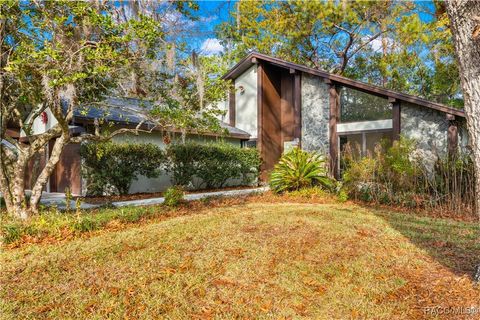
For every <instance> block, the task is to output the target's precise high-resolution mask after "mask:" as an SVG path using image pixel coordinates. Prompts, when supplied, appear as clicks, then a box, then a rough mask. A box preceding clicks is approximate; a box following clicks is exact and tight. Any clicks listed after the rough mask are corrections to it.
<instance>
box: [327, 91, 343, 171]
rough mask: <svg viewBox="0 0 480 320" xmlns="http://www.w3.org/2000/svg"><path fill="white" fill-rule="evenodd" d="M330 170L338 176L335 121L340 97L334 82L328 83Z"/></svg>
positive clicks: (337, 115)
mask: <svg viewBox="0 0 480 320" xmlns="http://www.w3.org/2000/svg"><path fill="white" fill-rule="evenodd" d="M329 93H330V121H329V131H330V170H331V172H332V175H333V176H334V177H335V178H338V177H339V168H338V156H339V151H338V135H337V123H338V117H339V112H340V97H339V94H338V88H337V86H336V85H335V84H333V83H330V89H329Z"/></svg>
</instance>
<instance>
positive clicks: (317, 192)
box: [288, 186, 327, 198]
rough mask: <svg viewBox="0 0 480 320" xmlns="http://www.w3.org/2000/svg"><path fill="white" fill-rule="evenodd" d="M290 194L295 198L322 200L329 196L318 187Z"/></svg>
mask: <svg viewBox="0 0 480 320" xmlns="http://www.w3.org/2000/svg"><path fill="white" fill-rule="evenodd" d="M288 194H289V195H291V196H294V197H301V198H316V197H320V198H321V197H325V196H327V192H326V191H325V190H323V189H322V188H320V187H318V186H315V187H311V188H302V189H299V190H294V191H290V192H289V193H288Z"/></svg>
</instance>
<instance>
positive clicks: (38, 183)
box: [30, 133, 68, 213]
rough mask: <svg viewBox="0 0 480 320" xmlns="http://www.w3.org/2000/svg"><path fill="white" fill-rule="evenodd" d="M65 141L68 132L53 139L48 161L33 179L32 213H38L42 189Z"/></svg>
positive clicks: (58, 158)
mask: <svg viewBox="0 0 480 320" xmlns="http://www.w3.org/2000/svg"><path fill="white" fill-rule="evenodd" d="M67 141H68V133H67V134H65V133H64V134H62V135H61V136H60V137H59V138H57V139H56V140H55V144H54V145H53V148H52V152H51V154H50V156H49V158H48V161H47V163H46V164H45V167H44V168H43V169H42V171H41V172H40V175H39V176H38V178H37V179H36V180H35V184H34V185H33V186H32V196H31V198H30V210H31V212H32V213H38V205H39V203H40V199H41V198H42V192H43V189H44V188H45V185H46V184H47V182H48V178H49V177H50V176H51V175H52V172H53V170H54V169H55V167H56V165H57V163H58V161H60V156H61V154H62V151H63V149H64V147H65V145H66V144H67ZM47 148H48V144H47Z"/></svg>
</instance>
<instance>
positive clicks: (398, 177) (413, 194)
mask: <svg viewBox="0 0 480 320" xmlns="http://www.w3.org/2000/svg"><path fill="white" fill-rule="evenodd" d="M427 156H429V157H432V154H427ZM433 156H434V157H437V161H436V163H434V164H432V163H431V161H430V159H427V158H426V157H425V154H423V153H422V152H421V151H419V150H417V149H416V145H415V142H414V141H413V140H410V139H406V138H404V137H401V139H400V140H399V141H395V142H394V143H393V145H392V146H390V147H388V146H387V145H386V144H385V143H383V144H382V145H377V147H376V152H375V154H373V155H367V156H366V157H357V156H355V155H354V153H353V152H352V151H351V149H349V148H346V150H345V153H344V155H343V158H344V165H345V167H346V168H345V171H344V173H343V188H342V189H343V190H345V192H347V193H348V195H349V196H351V197H352V198H354V199H359V200H362V201H366V202H376V203H380V204H387V205H398V206H402V207H407V208H432V209H436V210H437V211H441V210H449V211H450V212H456V213H458V214H461V215H463V214H464V212H465V211H467V212H468V211H469V212H471V211H472V209H473V207H474V201H475V192H474V189H475V188H474V179H475V178H474V177H475V174H474V169H473V163H472V160H471V157H470V156H469V155H465V154H458V155H454V156H453V157H448V156H440V155H433Z"/></svg>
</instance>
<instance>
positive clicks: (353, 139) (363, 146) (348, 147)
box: [338, 130, 393, 172]
mask: <svg viewBox="0 0 480 320" xmlns="http://www.w3.org/2000/svg"><path fill="white" fill-rule="evenodd" d="M392 134H393V133H392V131H391V130H385V131H372V132H368V131H364V132H358V133H350V134H344V135H340V136H339V137H338V138H339V145H340V162H339V164H340V172H343V170H345V161H344V160H345V159H344V157H345V153H346V152H347V153H348V154H349V156H350V157H353V158H354V159H360V158H361V157H364V156H367V155H368V156H375V148H376V146H377V145H379V144H383V143H386V144H387V146H388V145H390V143H391V141H392V138H393V136H392Z"/></svg>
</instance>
